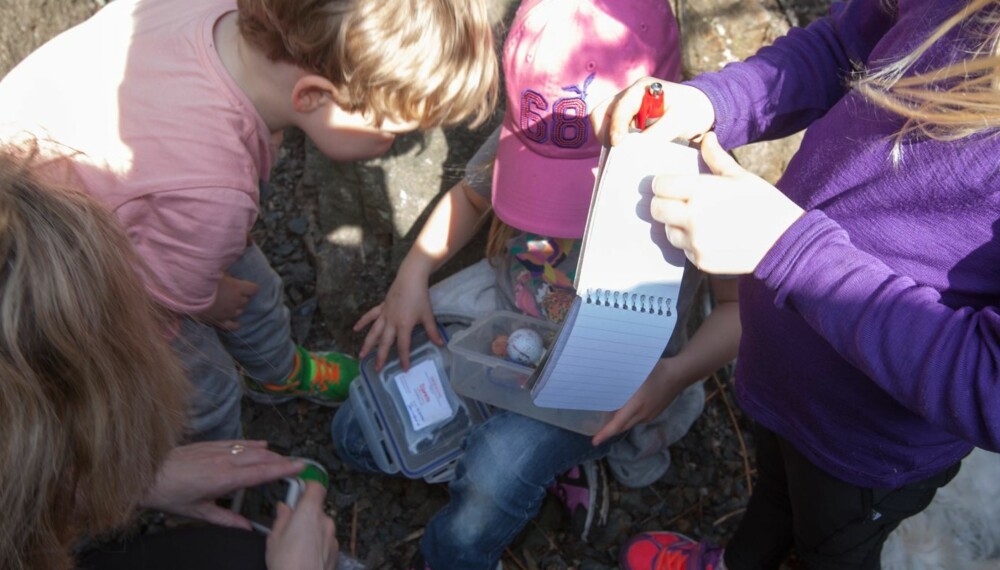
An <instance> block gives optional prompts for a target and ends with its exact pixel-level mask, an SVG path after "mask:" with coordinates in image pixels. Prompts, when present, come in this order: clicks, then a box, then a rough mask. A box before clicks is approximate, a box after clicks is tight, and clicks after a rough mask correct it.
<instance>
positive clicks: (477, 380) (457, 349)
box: [448, 311, 613, 435]
mask: <svg viewBox="0 0 1000 570" xmlns="http://www.w3.org/2000/svg"><path fill="white" fill-rule="evenodd" d="M519 328H529V329H532V330H534V331H535V332H537V333H538V334H539V335H540V336H541V337H542V343H543V345H544V347H545V349H546V350H547V349H548V348H549V346H551V344H552V342H553V341H554V340H555V337H556V335H557V334H558V332H559V325H556V324H553V323H550V322H548V321H544V320H541V319H536V318H534V317H530V316H528V315H522V314H520V313H514V312H510V311H498V312H495V313H492V314H490V315H488V316H486V317H482V318H480V319H477V320H475V321H473V323H472V324H471V325H470V326H469V328H467V329H465V330H463V331H459V332H456V333H455V334H454V336H453V337H452V339H451V340H450V341H449V342H448V350H449V351H451V354H452V358H453V359H454V363H453V364H452V370H451V383H452V388H454V389H455V392H457V393H459V394H461V395H462V396H465V397H467V398H471V399H473V400H477V401H480V402H484V403H487V404H490V405H491V406H496V407H498V408H503V409H505V410H510V411H513V412H517V413H519V414H521V415H524V416H528V417H531V418H535V419H537V420H539V421H543V422H546V423H550V424H553V425H556V426H559V427H561V428H564V429H568V430H570V431H574V432H577V433H582V434H585V435H594V434H595V433H597V432H598V430H600V429H601V427H602V426H604V424H605V423H607V421H608V420H609V419H611V416H612V414H613V412H595V411H587V410H562V409H556V408H540V407H538V406H536V405H535V404H534V402H533V401H532V399H531V384H532V382H533V381H534V378H533V375H534V373H535V368H534V367H532V366H525V365H522V364H518V363H516V362H512V361H510V360H508V359H506V358H502V357H499V356H496V355H495V354H493V340H494V339H495V338H496V337H498V336H500V335H510V333H512V332H514V331H515V330H517V329H519Z"/></svg>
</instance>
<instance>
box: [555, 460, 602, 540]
mask: <svg viewBox="0 0 1000 570" xmlns="http://www.w3.org/2000/svg"><path fill="white" fill-rule="evenodd" d="M549 491H550V492H552V494H554V495H555V496H556V497H558V498H559V500H560V501H562V503H563V504H564V505H565V506H566V510H567V511H568V512H569V516H570V520H571V521H572V525H573V529H574V531H576V532H579V533H580V539H581V540H583V541H584V542H587V541H588V540H589V539H590V532H591V531H592V530H593V529H594V528H601V527H604V526H605V525H606V524H607V523H608V509H609V507H610V504H609V500H608V495H609V492H608V475H607V472H606V471H605V470H604V464H603V463H602V462H600V461H586V462H584V463H581V464H580V465H577V466H576V467H574V468H572V469H570V470H569V471H567V472H566V473H563V474H562V475H559V476H558V477H556V480H555V482H554V483H552V485H551V486H550V487H549Z"/></svg>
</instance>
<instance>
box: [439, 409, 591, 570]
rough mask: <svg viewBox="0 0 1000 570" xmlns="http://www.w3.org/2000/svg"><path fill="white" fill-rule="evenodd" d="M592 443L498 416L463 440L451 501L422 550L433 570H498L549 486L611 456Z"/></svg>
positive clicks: (505, 414) (557, 430) (514, 417)
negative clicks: (588, 463) (574, 470)
mask: <svg viewBox="0 0 1000 570" xmlns="http://www.w3.org/2000/svg"><path fill="white" fill-rule="evenodd" d="M590 439H591V438H590V436H586V435H581V434H578V433H574V432H571V431H568V430H564V429H562V428H558V427H555V426H552V425H550V424H546V423H543V422H540V421H537V420H534V419H531V418H528V417H525V416H522V415H519V414H515V413H512V412H507V411H500V412H498V413H497V414H496V415H494V416H492V417H491V418H489V419H488V420H487V421H486V422H485V423H483V424H481V425H479V426H477V427H476V428H475V429H474V430H473V431H472V433H471V434H469V436H468V438H467V439H466V441H465V454H464V455H463V456H462V458H461V459H460V460H459V463H458V467H457V470H456V478H455V480H454V481H452V482H451V483H450V485H449V487H448V488H449V491H450V492H451V500H450V501H449V503H448V504H447V505H445V507H444V509H442V510H441V511H440V512H439V513H438V514H437V515H435V516H434V518H433V519H431V522H430V523H429V524H428V525H427V529H426V531H425V533H424V538H423V542H422V543H421V549H422V551H423V555H424V559H425V560H426V561H427V563H428V564H429V565H430V567H431V568H432V569H433V570H449V569H456V570H493V569H494V568H495V567H496V565H497V561H498V560H499V559H500V556H501V555H502V554H503V551H504V548H506V547H507V546H508V545H509V544H510V542H511V541H512V540H513V539H514V537H516V536H517V534H518V533H519V532H521V530H522V529H523V528H524V527H525V525H527V524H528V522H529V521H530V520H531V519H533V518H534V517H535V516H536V515H537V514H538V510H539V508H541V504H542V500H543V499H544V498H545V492H546V487H548V486H549V485H550V484H551V483H552V481H553V480H554V479H555V477H556V475H559V474H560V473H563V472H565V471H567V470H569V469H570V468H572V467H573V466H575V465H578V464H580V463H582V462H584V461H587V460H590V459H597V458H600V457H603V456H605V455H607V453H608V448H609V444H608V443H605V444H603V445H601V446H599V447H594V446H593V445H591V443H590Z"/></svg>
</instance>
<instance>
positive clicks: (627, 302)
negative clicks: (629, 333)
mask: <svg viewBox="0 0 1000 570" xmlns="http://www.w3.org/2000/svg"><path fill="white" fill-rule="evenodd" d="M584 298H585V299H586V300H587V304H588V305H603V306H605V307H611V308H614V309H624V310H631V311H635V312H638V313H649V314H655V315H659V316H667V317H670V316H673V311H672V309H671V304H672V303H673V299H671V298H670V297H666V298H664V297H654V296H653V295H638V294H636V293H622V292H619V291H608V290H606V289H588V290H587V292H586V294H585V295H584Z"/></svg>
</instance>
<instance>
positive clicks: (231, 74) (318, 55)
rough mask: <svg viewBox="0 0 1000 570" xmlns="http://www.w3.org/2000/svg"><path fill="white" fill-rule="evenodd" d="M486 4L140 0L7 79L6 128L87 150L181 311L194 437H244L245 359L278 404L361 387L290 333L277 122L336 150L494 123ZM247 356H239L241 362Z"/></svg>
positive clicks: (156, 277)
mask: <svg viewBox="0 0 1000 570" xmlns="http://www.w3.org/2000/svg"><path fill="white" fill-rule="evenodd" d="M492 38H493V36H492V33H491V28H490V23H489V21H488V18H487V9H486V6H485V3H484V1H483V0H390V1H385V2H362V1H357V0H239V2H236V1H235V0H211V1H207V2H206V1H204V0H124V1H119V2H114V3H111V4H109V5H108V6H106V7H105V8H103V9H102V10H101V11H100V12H98V13H97V14H96V15H95V16H94V17H92V18H91V19H90V20H87V21H86V22H84V23H82V24H80V25H79V26H77V27H75V28H72V29H71V30H69V31H67V32H65V33H63V34H61V35H60V36H58V37H56V38H55V39H53V40H52V41H50V42H48V43H47V44H45V45H44V46H42V47H41V48H40V49H39V50H37V51H36V52H35V53H33V54H31V55H30V56H29V57H28V58H27V59H26V60H25V61H23V62H22V63H21V64H20V65H18V66H17V67H16V68H15V69H14V70H12V71H11V72H10V74H9V75H8V76H7V77H5V78H4V79H3V81H2V82H0V126H2V128H3V130H4V132H5V133H6V134H5V135H4V136H5V137H7V138H14V137H19V136H21V134H23V133H28V134H29V135H32V136H34V137H36V138H38V139H41V140H44V141H46V144H45V147H46V148H45V151H46V152H52V153H55V154H62V155H65V156H67V157H69V158H70V159H71V160H72V161H73V167H74V170H75V171H76V175H77V176H78V177H79V178H80V180H82V183H83V185H84V186H85V188H86V189H87V191H88V192H90V193H91V194H93V195H94V196H95V197H97V198H98V199H100V200H101V201H102V202H103V203H104V204H105V205H106V206H107V207H108V208H109V209H111V210H112V211H113V212H114V213H115V214H116V215H117V217H118V219H119V220H120V221H121V223H122V225H123V226H124V227H125V231H126V233H127V235H128V236H129V238H130V239H131V240H132V243H133V245H134V247H135V249H136V251H137V252H138V254H139V257H140V258H141V259H142V260H143V262H144V264H145V266H146V267H147V268H148V271H146V272H144V277H145V278H146V284H147V286H148V289H149V292H150V294H151V295H152V296H153V298H154V299H155V300H156V302H157V303H158V304H160V305H162V306H163V307H165V308H167V309H169V310H170V311H171V312H172V313H173V314H174V315H176V317H177V318H176V320H175V322H174V324H173V326H172V331H171V334H172V335H173V344H174V348H175V350H177V352H178V354H180V355H181V357H182V359H183V362H184V365H185V368H186V370H187V373H188V375H189V377H190V378H192V380H193V381H194V384H195V386H196V388H197V393H196V394H195V396H194V398H193V402H192V412H191V413H192V418H193V419H192V426H191V427H192V431H193V433H192V437H195V438H199V439H219V438H231V437H235V436H237V435H238V434H239V433H240V422H239V416H240V411H239V403H240V399H241V396H242V394H243V387H242V386H243V383H242V381H241V380H240V374H239V372H238V369H237V366H236V364H238V365H239V368H240V369H241V370H242V372H243V374H244V375H245V376H246V377H248V378H249V379H251V380H252V382H251V383H250V386H251V388H253V390H251V393H258V394H260V395H261V396H263V397H270V396H304V397H308V398H310V399H313V400H316V401H320V402H321V403H327V404H329V403H333V402H337V401H339V400H342V399H343V398H344V397H346V389H347V384H348V382H349V381H350V380H351V379H353V378H354V376H355V374H356V372H357V364H356V362H355V361H354V360H353V359H351V358H348V357H346V356H344V355H340V354H337V353H315V352H310V351H308V350H306V349H304V348H303V347H301V346H296V345H295V344H293V342H292V340H291V334H290V329H289V316H288V310H287V309H286V308H285V307H284V305H283V294H282V282H281V279H280V278H279V277H278V275H277V274H276V273H275V272H274V270H273V269H271V267H270V266H269V265H268V263H267V260H266V259H265V258H264V256H263V254H262V252H261V251H260V249H259V248H258V247H257V246H256V245H254V244H253V243H252V241H251V240H250V239H249V232H250V229H251V227H252V226H253V223H254V220H255V219H256V217H257V214H258V209H259V203H258V201H259V193H258V186H259V184H261V183H266V181H267V178H268V175H269V171H270V169H271V166H272V164H273V162H274V149H273V147H272V135H278V134H280V133H281V131H282V130H283V129H285V128H286V127H291V126H295V127H298V128H300V129H302V130H303V131H304V132H305V133H306V135H308V136H309V138H310V139H312V141H313V142H314V143H315V144H316V145H317V147H319V149H320V150H321V151H322V152H324V153H325V154H327V155H328V156H330V157H331V158H334V159H337V160H353V159H358V158H364V157H371V156H376V155H379V154H382V153H384V152H385V151H386V150H387V149H388V148H389V146H390V145H391V144H392V141H393V139H394V137H395V135H396V134H398V133H401V132H404V131H409V130H412V129H416V128H428V127H431V126H434V125H444V124H454V123H457V122H459V121H462V120H465V119H468V118H471V119H473V121H479V120H482V119H483V118H484V117H486V116H487V115H488V114H489V113H490V112H491V110H492V107H493V103H494V99H495V91H496V85H497V76H498V70H497V64H496V57H495V54H494V48H493V39H492ZM234 361H235V364H234Z"/></svg>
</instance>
